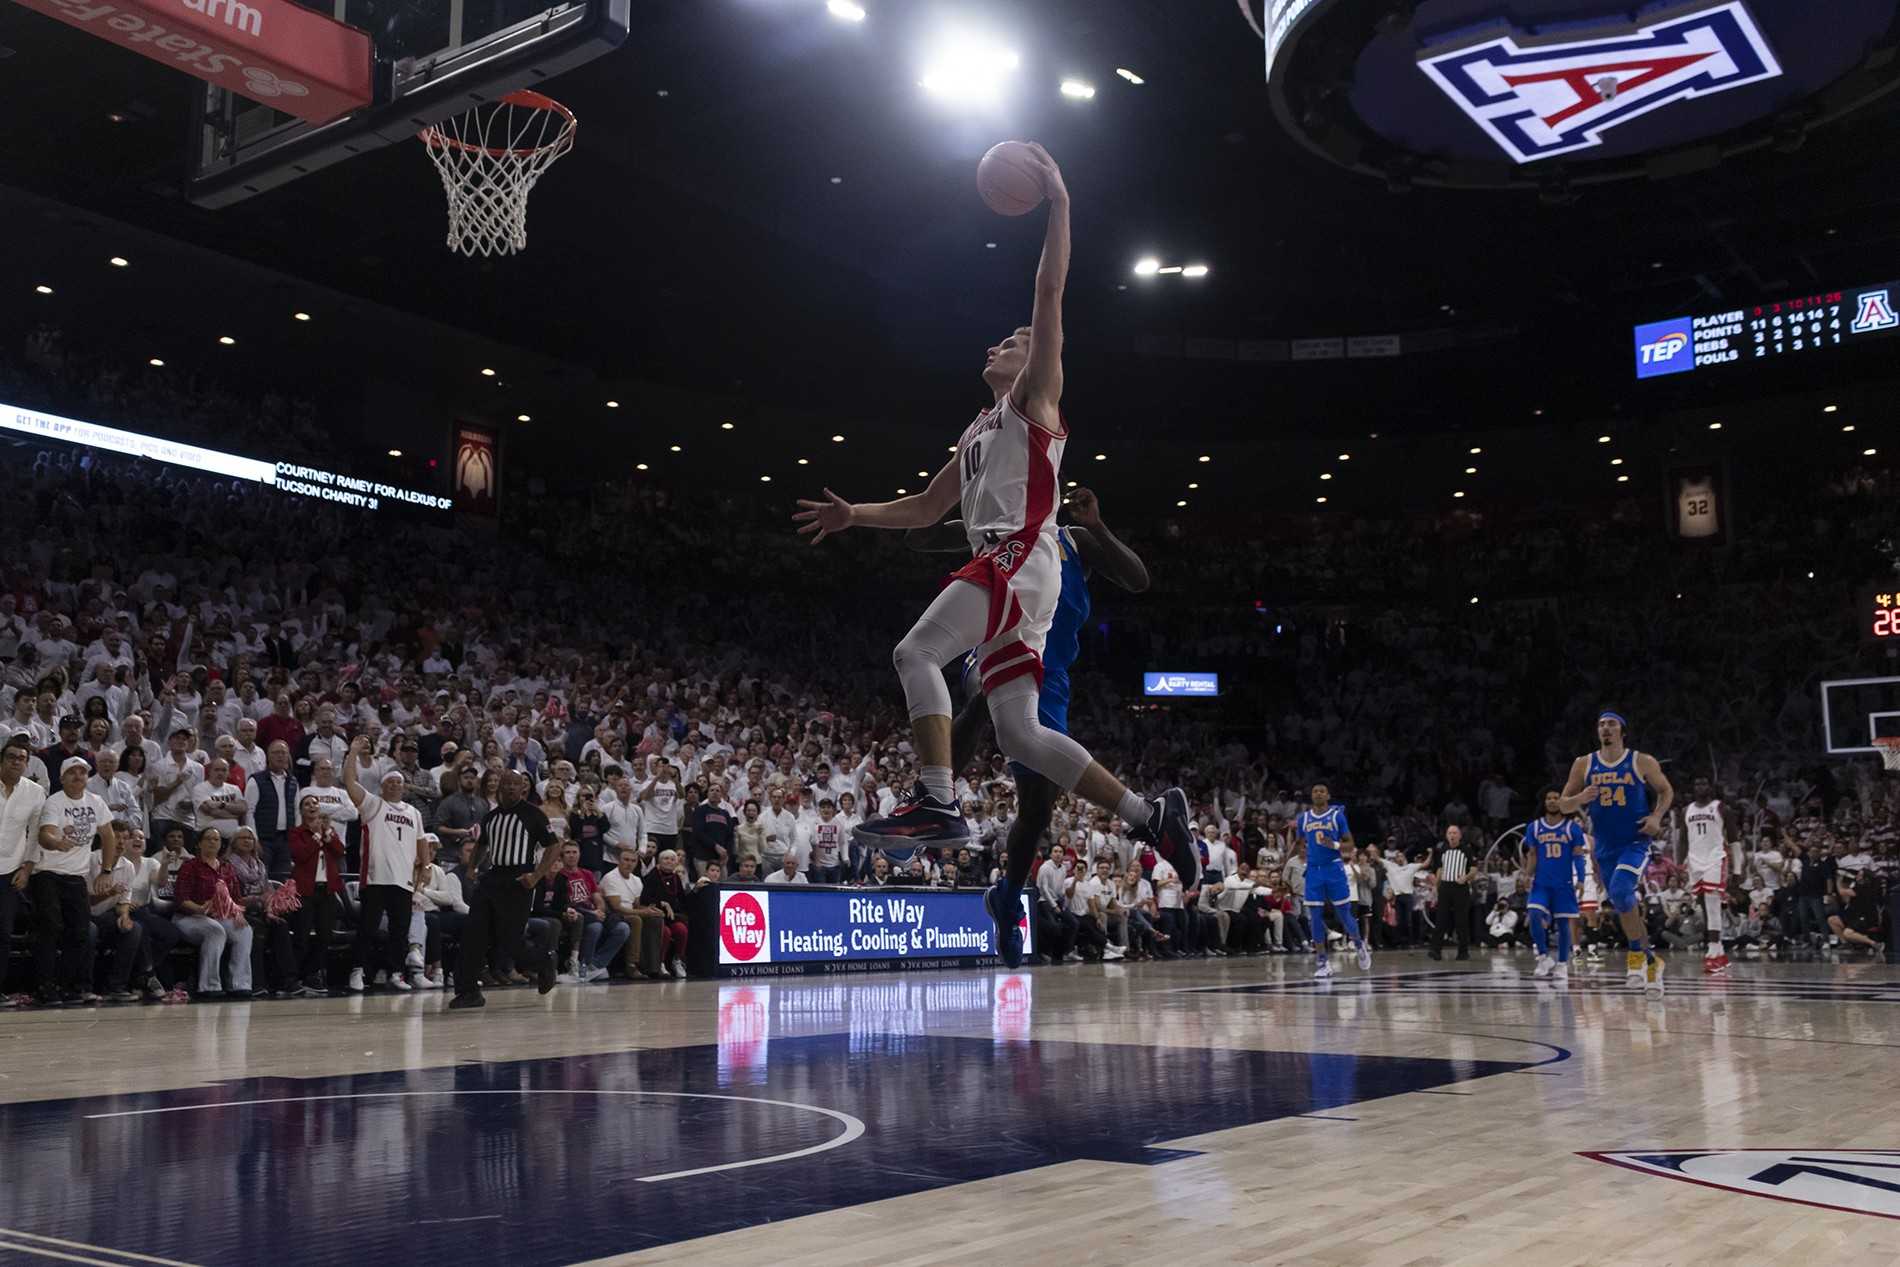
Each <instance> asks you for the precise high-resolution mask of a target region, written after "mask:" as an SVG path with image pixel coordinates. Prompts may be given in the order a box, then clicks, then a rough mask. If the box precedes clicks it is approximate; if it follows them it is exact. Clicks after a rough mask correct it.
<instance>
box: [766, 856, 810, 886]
mask: <svg viewBox="0 0 1900 1267" xmlns="http://www.w3.org/2000/svg"><path fill="white" fill-rule="evenodd" d="M765 882H766V883H767V884H809V883H810V881H809V880H807V879H805V876H804V873H802V872H801V871H799V869H798V855H797V854H796V853H788V854H786V855H785V857H784V858H783V860H782V865H780V867H779V869H778V870H777V871H774V872H773V873H772V874H771V875H768V876H766V877H765Z"/></svg>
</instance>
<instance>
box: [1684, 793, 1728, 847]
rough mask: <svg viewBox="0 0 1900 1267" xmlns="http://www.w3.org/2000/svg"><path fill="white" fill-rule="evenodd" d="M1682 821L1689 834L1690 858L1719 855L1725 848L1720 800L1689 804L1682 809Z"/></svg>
mask: <svg viewBox="0 0 1900 1267" xmlns="http://www.w3.org/2000/svg"><path fill="white" fill-rule="evenodd" d="M1682 822H1683V827H1684V829H1685V830H1686V831H1687V832H1688V835H1689V856H1690V857H1691V858H1715V857H1720V856H1721V854H1722V852H1723V851H1724V850H1725V849H1727V847H1728V846H1727V843H1726V842H1725V841H1724V840H1723V839H1722V830H1723V829H1722V802H1720V801H1710V802H1709V803H1708V804H1707V805H1691V806H1689V808H1687V809H1685V810H1683V811H1682Z"/></svg>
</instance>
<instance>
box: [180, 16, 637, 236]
mask: <svg viewBox="0 0 1900 1267" xmlns="http://www.w3.org/2000/svg"><path fill="white" fill-rule="evenodd" d="M298 3H300V4H303V5H304V6H305V7H307V8H311V9H315V10H316V11H318V12H321V13H324V14H325V15H327V16H330V17H333V18H335V19H337V20H338V21H341V22H345V23H348V24H349V25H350V26H353V27H357V28H359V29H361V30H363V31H365V32H367V33H368V34H369V36H370V38H371V41H372V44H373V47H374V67H373V77H374V83H373V88H374V101H373V104H372V105H370V106H369V107H367V108H365V109H362V110H358V111H357V112H356V113H354V114H351V115H347V116H345V117H344V118H341V119H337V120H335V121H333V122H331V123H326V124H322V125H311V124H309V123H305V122H304V121H303V120H301V119H298V118H296V117H294V116H292V115H288V114H285V113H283V112H281V111H278V110H275V109H272V108H271V107H270V106H269V105H266V104H263V103H261V102H259V101H255V100H252V99H250V98H248V97H244V96H239V95H238V94H236V93H233V92H231V91H229V90H228V89H226V88H223V87H220V86H218V85H216V84H210V83H206V84H203V85H194V86H193V90H194V106H193V110H192V120H191V136H190V137H189V140H188V151H189V156H190V157H189V163H190V166H189V169H188V171H187V173H186V192H187V196H188V197H189V198H190V199H191V201H192V202H194V203H197V204H198V205H199V206H201V207H222V206H228V205H230V204H231V203H234V202H239V201H242V200H243V199H245V198H249V197H252V196H253V195H256V194H260V193H263V192H265V191H267V190H270V189H275V188H277V187H278V186H280V185H283V184H285V183H287V182H289V181H293V180H296V179H297V178H298V177H301V176H305V175H308V174H309V173H311V172H314V171H318V170H321V169H322V168H325V167H328V166H330V165H331V164H332V163H338V162H341V161H343V160H344V159H347V158H351V157H353V156H355V155H357V154H362V153H366V152H368V151H370V150H375V149H380V148H382V147H383V146H385V145H389V144H392V143H395V142H400V141H408V140H411V139H413V138H414V137H415V135H416V133H418V132H419V131H421V130H422V129H423V128H425V127H427V126H429V125H430V124H433V123H438V122H440V121H441V120H443V119H445V118H447V117H449V116H450V115H453V114H459V113H461V112H463V111H465V110H469V109H471V108H473V107H475V106H477V105H480V104H482V103H483V102H487V101H493V100H495V99H496V98H498V97H500V96H502V95H503V94H505V93H507V92H510V91H512V90H514V89H517V88H532V87H536V86H537V85H539V84H540V83H541V82H542V81H543V80H545V79H547V78H549V77H550V76H553V75H558V74H560V73H561V72H563V71H567V70H572V69H573V68H574V67H576V66H579V65H581V64H583V63H585V62H588V61H592V60H593V59H594V58H596V57H599V56H601V55H602V54H603V53H608V52H611V51H612V50H613V49H615V48H618V47H619V46H620V44H621V43H622V42H623V41H625V39H626V37H627V31H628V27H629V23H630V15H631V6H632V0H565V2H561V0H556V2H554V3H550V0H329V2H328V3H323V2H322V0H298Z"/></svg>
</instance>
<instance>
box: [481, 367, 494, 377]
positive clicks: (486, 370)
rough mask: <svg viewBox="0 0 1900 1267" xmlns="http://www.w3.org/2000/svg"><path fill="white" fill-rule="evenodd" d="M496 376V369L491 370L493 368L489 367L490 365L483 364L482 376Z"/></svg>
mask: <svg viewBox="0 0 1900 1267" xmlns="http://www.w3.org/2000/svg"><path fill="white" fill-rule="evenodd" d="M494 376H495V371H494V370H491V369H489V368H488V367H487V366H486V365H484V366H482V377H483V378H493V377H494Z"/></svg>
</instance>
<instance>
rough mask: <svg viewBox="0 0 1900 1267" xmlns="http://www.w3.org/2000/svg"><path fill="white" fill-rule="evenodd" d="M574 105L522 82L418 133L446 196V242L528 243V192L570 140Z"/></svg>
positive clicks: (500, 249) (485, 248)
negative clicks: (515, 89) (522, 86)
mask: <svg viewBox="0 0 1900 1267" xmlns="http://www.w3.org/2000/svg"><path fill="white" fill-rule="evenodd" d="M576 126H577V121H576V119H575V118H574V112H573V111H572V110H569V109H568V108H567V107H566V106H564V105H562V104H561V103H560V102H558V101H555V100H554V99H553V98H551V97H545V96H543V95H542V94H540V93H538V92H530V91H528V90H526V89H523V90H522V91H519V92H511V93H509V94H508V95H507V96H505V97H503V98H502V99H501V100H499V101H496V102H492V103H489V104H487V105H481V106H477V107H476V108H475V109H473V110H470V111H468V112H467V113H465V114H459V115H455V116H453V117H451V118H448V119H444V120H443V121H442V122H441V123H439V124H436V125H435V126H434V127H429V128H424V129H423V130H422V131H421V132H419V133H418V134H417V135H418V136H419V137H420V138H421V140H422V143H423V144H424V145H426V146H428V147H429V157H430V158H431V159H433V160H434V161H435V168H436V171H437V172H438V173H439V174H440V175H441V177H442V189H443V192H444V193H446V194H447V195H448V200H449V231H448V238H447V242H448V247H449V249H450V250H451V251H459V252H461V253H462V254H463V255H469V256H474V255H511V254H513V253H514V252H516V251H519V250H522V249H523V248H524V247H526V246H527V245H528V195H529V194H530V193H532V192H533V191H534V185H535V182H536V181H538V180H540V179H541V173H543V172H545V171H546V170H547V169H548V168H550V167H552V166H554V163H555V160H557V159H559V158H560V157H561V156H562V155H563V154H565V153H567V152H568V151H569V150H571V149H573V148H574V131H575V128H576Z"/></svg>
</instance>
